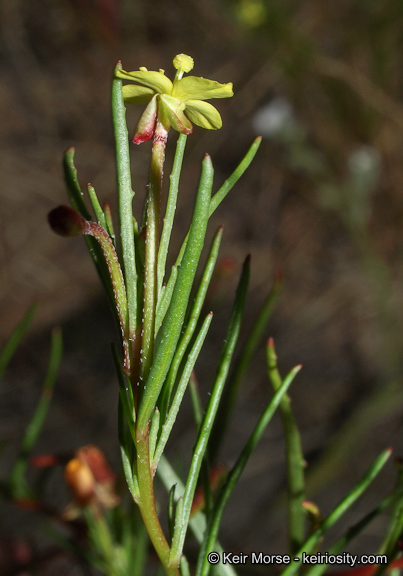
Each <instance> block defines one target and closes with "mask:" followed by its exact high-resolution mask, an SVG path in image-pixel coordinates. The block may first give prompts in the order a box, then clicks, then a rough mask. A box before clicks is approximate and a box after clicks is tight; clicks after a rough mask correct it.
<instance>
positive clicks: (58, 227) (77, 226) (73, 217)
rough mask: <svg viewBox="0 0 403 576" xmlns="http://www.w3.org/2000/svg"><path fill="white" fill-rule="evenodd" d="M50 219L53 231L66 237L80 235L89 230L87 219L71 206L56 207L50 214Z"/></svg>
mask: <svg viewBox="0 0 403 576" xmlns="http://www.w3.org/2000/svg"><path fill="white" fill-rule="evenodd" d="M48 221H49V224H50V227H51V228H52V230H53V232H56V234H59V236H64V237H65V238H71V237H73V236H80V235H81V234H85V233H86V231H87V221H86V220H85V219H84V218H83V217H82V216H80V214H79V213H78V212H77V210H74V208H71V207H70V206H58V207H57V208H54V209H53V210H52V211H51V212H49V214H48Z"/></svg>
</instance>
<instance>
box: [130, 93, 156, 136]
mask: <svg viewBox="0 0 403 576" xmlns="http://www.w3.org/2000/svg"><path fill="white" fill-rule="evenodd" d="M156 120H157V97H156V96H154V97H153V98H152V99H151V101H150V102H149V104H148V106H147V108H146V109H145V110H144V112H143V114H142V116H141V118H140V121H139V123H138V124H137V128H136V133H135V135H134V138H133V142H134V144H142V143H143V142H148V141H149V140H151V138H152V137H153V135H154V130H155V124H156Z"/></svg>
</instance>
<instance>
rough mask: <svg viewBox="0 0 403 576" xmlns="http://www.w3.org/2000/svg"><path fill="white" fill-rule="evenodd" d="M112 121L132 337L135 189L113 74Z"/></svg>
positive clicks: (133, 334)
mask: <svg viewBox="0 0 403 576" xmlns="http://www.w3.org/2000/svg"><path fill="white" fill-rule="evenodd" d="M121 69H122V66H121V64H120V63H118V65H117V66H116V69H115V72H116V70H121ZM112 122H113V130H114V136H115V148H116V174H117V184H118V200H119V221H120V239H121V244H122V258H123V270H124V276H125V284H126V289H127V301H128V307H129V331H130V334H131V338H133V339H134V338H136V330H137V271H136V255H135V241H134V230H133V211H132V201H133V197H134V192H133V190H132V183H131V174H130V155H129V137H128V132H127V126H126V108H125V105H124V102H123V95H122V81H121V80H120V79H119V78H116V75H115V76H114V79H113V81H112Z"/></svg>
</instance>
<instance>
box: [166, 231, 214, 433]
mask: <svg viewBox="0 0 403 576" xmlns="http://www.w3.org/2000/svg"><path fill="white" fill-rule="evenodd" d="M222 233H223V228H222V227H220V228H219V229H218V230H217V232H216V234H215V236H214V239H213V242H212V245H211V249H210V252H209V255H208V257H207V262H206V265H205V267H204V271H203V274H202V277H201V280H200V284H199V288H198V290H197V293H196V297H195V299H194V302H193V306H192V308H191V311H190V314H189V321H188V323H187V326H186V328H185V331H184V333H183V334H182V336H181V338H180V340H179V343H178V346H177V348H176V350H175V355H174V357H173V360H172V364H171V367H170V369H169V372H168V375H167V378H166V382H165V384H164V388H163V391H162V400H161V407H160V409H161V418H162V422H164V421H165V418H166V414H167V412H168V409H169V403H170V399H171V394H172V390H173V388H174V386H175V382H176V378H177V375H178V371H179V368H180V366H181V363H182V360H183V357H184V355H185V353H186V350H187V349H188V346H189V344H190V341H191V339H192V337H193V334H194V331H195V329H196V326H197V323H198V321H199V318H200V314H201V311H202V307H203V304H204V301H205V298H206V294H207V290H208V287H209V285H210V280H211V277H212V275H213V272H214V268H215V264H216V262H217V258H218V252H219V249H220V244H221V239H222Z"/></svg>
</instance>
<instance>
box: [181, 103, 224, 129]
mask: <svg viewBox="0 0 403 576" xmlns="http://www.w3.org/2000/svg"><path fill="white" fill-rule="evenodd" d="M185 112H186V116H188V118H189V120H191V121H192V122H193V123H194V124H196V125H197V126H201V127H202V128H206V129H207V130H218V129H219V128H221V126H222V120H221V116H220V114H219V112H218V110H217V109H216V108H214V106H212V105H211V104H209V103H208V102H202V101H201V100H188V101H187V102H186V108H185Z"/></svg>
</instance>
